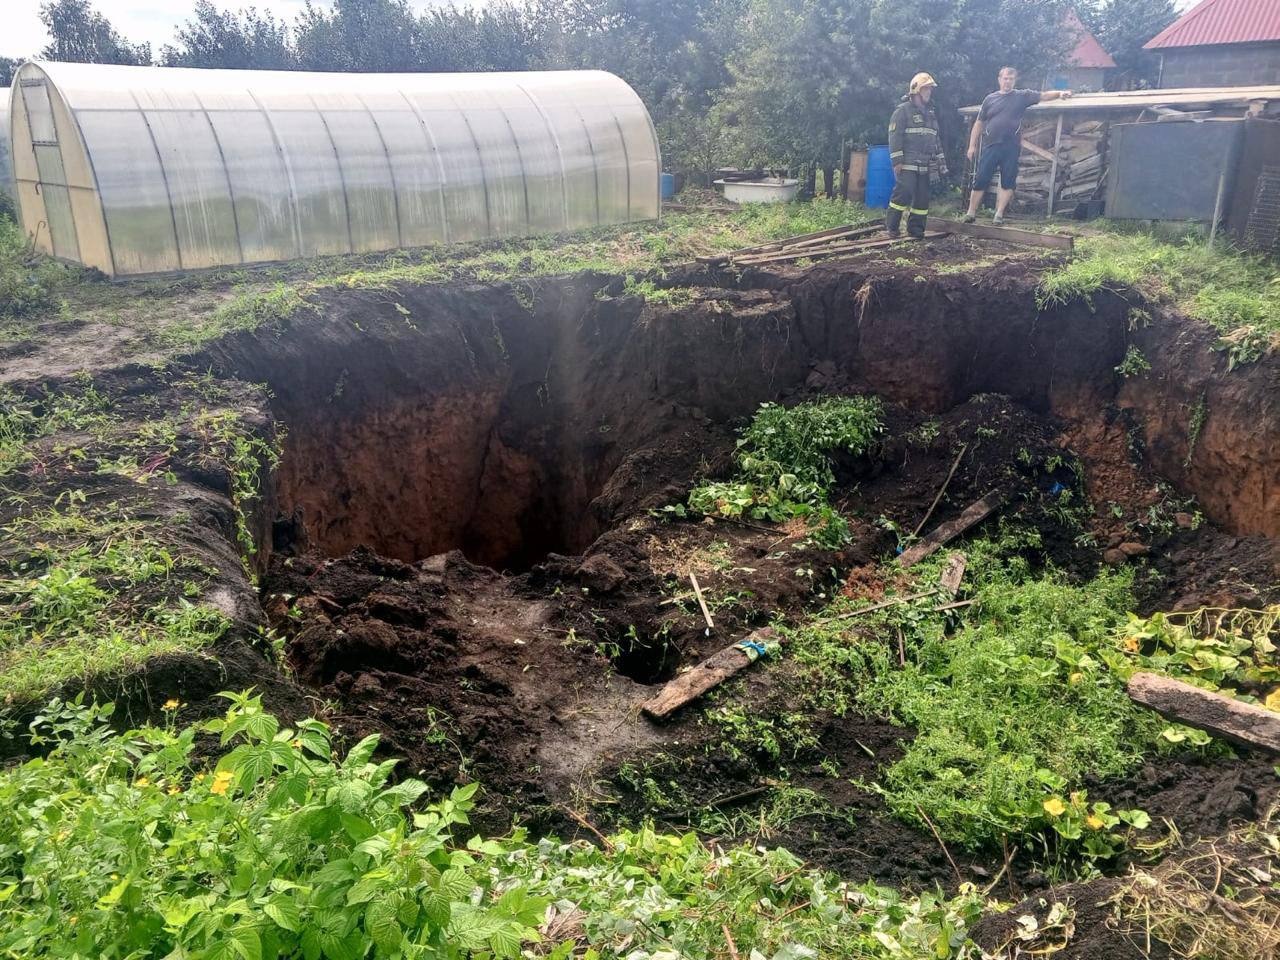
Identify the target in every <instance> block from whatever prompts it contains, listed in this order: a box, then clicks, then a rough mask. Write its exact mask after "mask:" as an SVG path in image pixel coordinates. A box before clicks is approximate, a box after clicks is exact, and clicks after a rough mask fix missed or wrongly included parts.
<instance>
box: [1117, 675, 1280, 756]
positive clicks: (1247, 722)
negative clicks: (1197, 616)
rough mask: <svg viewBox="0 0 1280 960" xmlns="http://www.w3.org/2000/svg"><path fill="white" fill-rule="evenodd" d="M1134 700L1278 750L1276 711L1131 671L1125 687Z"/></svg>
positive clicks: (1223, 734) (1172, 716) (1216, 733)
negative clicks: (1131, 673) (1132, 673)
mask: <svg viewBox="0 0 1280 960" xmlns="http://www.w3.org/2000/svg"><path fill="white" fill-rule="evenodd" d="M1126 689H1127V690H1128V693H1129V696H1130V697H1131V698H1132V699H1133V701H1134V702H1135V703H1140V704H1141V705H1142V706H1144V707H1149V708H1150V709H1152V710H1154V711H1155V712H1156V713H1158V714H1160V716H1162V717H1166V718H1168V719H1170V720H1176V721H1177V722H1178V723H1182V724H1186V725H1187V726H1188V727H1195V728H1196V729H1197V730H1203V731H1205V732H1206V733H1211V734H1213V735H1214V736H1216V737H1222V738H1223V739H1224V740H1230V741H1231V742H1232V743H1236V744H1240V745H1241V746H1244V747H1253V748H1256V749H1258V750H1265V751H1267V752H1268V753H1274V754H1280V713H1276V712H1274V711H1272V710H1268V709H1266V708H1265V707H1259V706H1256V705H1254V704H1252V703H1241V702H1240V701H1239V700H1233V699H1231V698H1230V697H1225V696H1223V695H1222V694H1220V693H1214V692H1213V691H1212V690H1204V689H1202V688H1200V687H1195V686H1192V685H1191V684H1189V683H1183V682H1182V681H1181V680H1172V679H1170V678H1169V677H1161V676H1158V675H1156V674H1154V673H1135V674H1134V675H1133V676H1132V677H1130V678H1129V683H1128V686H1127V688H1126Z"/></svg>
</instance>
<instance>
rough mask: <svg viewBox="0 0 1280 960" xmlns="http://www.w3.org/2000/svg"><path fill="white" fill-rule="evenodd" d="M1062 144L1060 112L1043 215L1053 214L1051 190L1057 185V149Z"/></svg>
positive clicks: (1054, 137) (1049, 215)
mask: <svg viewBox="0 0 1280 960" xmlns="http://www.w3.org/2000/svg"><path fill="white" fill-rule="evenodd" d="M1061 146H1062V114H1058V132H1057V133H1056V134H1054V136H1053V168H1052V169H1051V170H1050V171H1049V202H1048V206H1047V207H1046V209H1045V216H1047V217H1051V216H1053V191H1054V188H1055V187H1056V186H1057V185H1058V150H1059V148H1060V147H1061Z"/></svg>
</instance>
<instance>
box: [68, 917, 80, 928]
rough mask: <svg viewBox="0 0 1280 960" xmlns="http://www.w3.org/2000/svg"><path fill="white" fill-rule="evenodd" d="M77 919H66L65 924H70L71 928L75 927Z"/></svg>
mask: <svg viewBox="0 0 1280 960" xmlns="http://www.w3.org/2000/svg"><path fill="white" fill-rule="evenodd" d="M79 919H80V918H79V917H76V916H71V917H67V923H69V924H71V925H72V926H75V925H76V922H77V921H78V920H79Z"/></svg>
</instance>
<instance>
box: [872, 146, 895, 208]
mask: <svg viewBox="0 0 1280 960" xmlns="http://www.w3.org/2000/svg"><path fill="white" fill-rule="evenodd" d="M893 184H894V177H893V164H892V163H890V162H889V145H888V144H887V143H886V144H882V145H881V146H877V147H871V148H870V149H869V150H867V196H866V204H867V206H868V207H887V206H888V205H889V196H890V194H892V193H893Z"/></svg>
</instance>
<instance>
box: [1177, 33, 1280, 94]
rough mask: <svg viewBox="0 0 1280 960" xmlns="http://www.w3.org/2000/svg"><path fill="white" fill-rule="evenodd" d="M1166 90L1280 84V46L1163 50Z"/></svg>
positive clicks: (1232, 45) (1261, 44)
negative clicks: (1167, 88)
mask: <svg viewBox="0 0 1280 960" xmlns="http://www.w3.org/2000/svg"><path fill="white" fill-rule="evenodd" d="M1161 56H1162V57H1163V58H1164V69H1163V70H1162V72H1161V74H1160V86H1162V87H1253V86H1259V85H1262V84H1280V43H1249V44H1245V43H1233V44H1228V45H1224V46H1216V47H1183V48H1176V47H1175V48H1173V49H1170V50H1162V51H1161Z"/></svg>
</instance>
